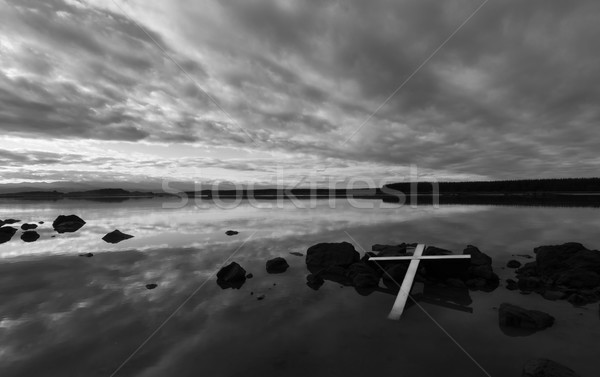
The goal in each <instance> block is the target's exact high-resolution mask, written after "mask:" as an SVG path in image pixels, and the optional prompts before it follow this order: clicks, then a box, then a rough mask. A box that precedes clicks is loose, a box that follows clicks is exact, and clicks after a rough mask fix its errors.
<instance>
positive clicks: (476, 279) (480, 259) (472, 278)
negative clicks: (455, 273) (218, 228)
mask: <svg viewBox="0 0 600 377" xmlns="http://www.w3.org/2000/svg"><path fill="white" fill-rule="evenodd" d="M463 254H464V255H471V259H470V262H469V267H468V275H467V278H466V279H465V280H466V284H467V286H468V287H469V288H470V289H473V290H482V291H485V292H491V291H493V290H494V289H496V288H498V286H499V285H500V278H499V277H498V275H496V274H495V273H494V270H493V269H492V258H491V257H490V256H488V255H487V254H484V253H483V252H481V251H480V250H479V249H478V248H477V247H475V246H472V245H468V246H467V248H466V249H465V250H464V251H463Z"/></svg>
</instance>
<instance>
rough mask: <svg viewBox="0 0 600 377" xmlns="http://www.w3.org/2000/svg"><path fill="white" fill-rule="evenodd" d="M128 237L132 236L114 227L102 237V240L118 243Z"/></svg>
mask: <svg viewBox="0 0 600 377" xmlns="http://www.w3.org/2000/svg"><path fill="white" fill-rule="evenodd" d="M130 238H133V236H132V235H130V234H125V233H122V232H121V231H120V230H118V229H116V230H113V231H112V232H110V233H108V234H106V235H105V236H104V237H102V240H103V241H104V242H108V243H119V242H121V241H124V240H128V239H130Z"/></svg>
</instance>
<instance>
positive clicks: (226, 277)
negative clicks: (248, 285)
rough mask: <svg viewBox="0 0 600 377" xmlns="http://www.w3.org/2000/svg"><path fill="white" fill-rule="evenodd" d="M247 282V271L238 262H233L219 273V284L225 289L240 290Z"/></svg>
mask: <svg viewBox="0 0 600 377" xmlns="http://www.w3.org/2000/svg"><path fill="white" fill-rule="evenodd" d="M245 281H246V270H244V269H243V268H242V266H240V265H239V264H237V263H236V262H231V263H229V264H228V265H227V266H225V267H222V268H221V269H220V270H219V272H217V284H218V285H219V286H220V287H221V288H223V289H227V288H235V289H239V288H241V287H242V285H244V282H245Z"/></svg>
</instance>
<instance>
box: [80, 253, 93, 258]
mask: <svg viewBox="0 0 600 377" xmlns="http://www.w3.org/2000/svg"><path fill="white" fill-rule="evenodd" d="M79 256H80V257H87V258H91V257H93V256H94V254H92V253H85V254H79Z"/></svg>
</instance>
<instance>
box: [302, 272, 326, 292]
mask: <svg viewBox="0 0 600 377" xmlns="http://www.w3.org/2000/svg"><path fill="white" fill-rule="evenodd" d="M323 283H325V280H323V278H322V277H321V276H320V275H318V274H309V275H307V276H306V285H308V286H309V287H310V288H312V289H314V290H315V291H316V290H318V289H319V288H321V286H322V285H323Z"/></svg>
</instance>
